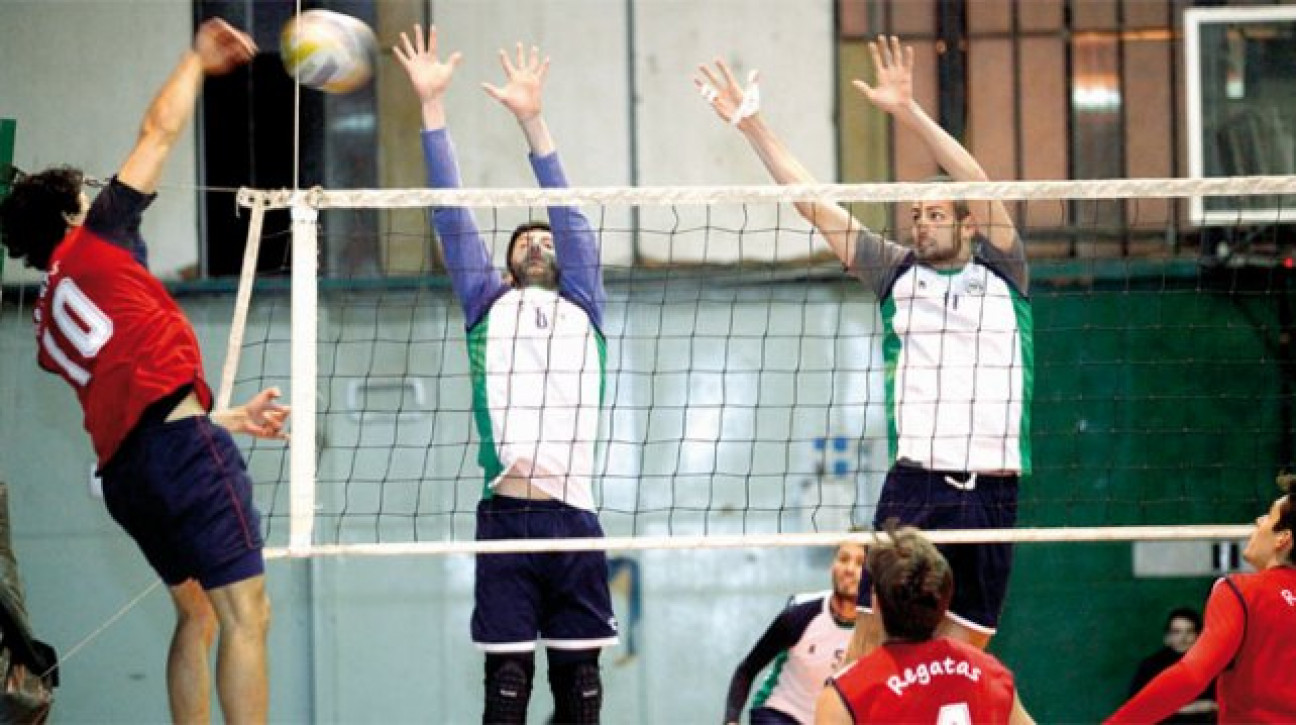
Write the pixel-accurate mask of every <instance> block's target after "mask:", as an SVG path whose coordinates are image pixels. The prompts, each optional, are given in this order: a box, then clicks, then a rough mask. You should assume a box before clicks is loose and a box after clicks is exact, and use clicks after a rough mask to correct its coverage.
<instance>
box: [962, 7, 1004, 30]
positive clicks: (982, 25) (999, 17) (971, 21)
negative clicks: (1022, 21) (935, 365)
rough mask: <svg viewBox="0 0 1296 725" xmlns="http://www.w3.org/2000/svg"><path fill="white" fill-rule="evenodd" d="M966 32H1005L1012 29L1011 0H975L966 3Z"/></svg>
mask: <svg viewBox="0 0 1296 725" xmlns="http://www.w3.org/2000/svg"><path fill="white" fill-rule="evenodd" d="M967 25H968V33H970V34H972V35H976V34H977V33H1006V32H1008V31H1010V30H1012V0H977V1H976V2H970V3H968V4H967Z"/></svg>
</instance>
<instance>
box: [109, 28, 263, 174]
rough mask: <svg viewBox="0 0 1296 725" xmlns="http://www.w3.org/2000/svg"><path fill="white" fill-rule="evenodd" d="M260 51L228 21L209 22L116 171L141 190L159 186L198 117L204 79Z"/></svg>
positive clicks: (164, 86) (155, 99) (164, 87)
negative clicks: (175, 149)
mask: <svg viewBox="0 0 1296 725" xmlns="http://www.w3.org/2000/svg"><path fill="white" fill-rule="evenodd" d="M255 54H256V44H255V43H253V42H252V39H251V38H250V37H248V36H247V35H246V34H244V33H242V32H240V31H238V30H235V29H234V28H232V27H230V25H229V24H228V23H226V22H225V21H224V20H221V19H219V18H212V19H211V20H208V21H206V22H204V23H203V24H202V25H201V26H200V27H199V28H198V33H197V34H196V35H195V36H194V42H193V46H192V47H191V48H190V49H189V50H186V51H185V53H184V55H183V56H181V58H180V62H179V63H178V64H176V67H175V70H173V71H171V75H170V77H168V78H167V80H166V82H165V83H163V84H162V87H161V88H160V89H158V92H157V95H156V96H154V97H153V102H152V103H150V104H149V107H148V110H147V111H145V113H144V120H143V122H142V123H141V124H140V131H139V138H138V139H137V140H136V141H135V147H134V148H133V149H131V152H130V155H129V156H127V157H126V161H125V163H123V164H122V166H121V169H119V170H118V171H117V180H118V181H120V182H122V183H123V184H125V185H127V186H129V187H130V188H132V189H134V190H136V191H138V192H140V193H142V194H152V193H153V192H154V191H156V190H157V184H158V179H159V178H160V177H161V176H162V167H163V165H165V163H166V160H167V157H168V156H170V155H171V149H172V148H173V147H174V146H175V143H176V140H177V139H178V138H179V137H180V134H181V133H182V132H183V131H184V129H185V126H187V125H188V124H189V119H190V118H191V117H192V116H193V112H194V102H195V101H197V100H198V94H199V93H201V92H202V85H203V79H204V78H205V77H207V76H209V75H223V74H225V73H228V72H230V71H232V70H234V69H235V68H237V67H239V66H241V65H243V64H244V63H247V62H248V61H249V60H251V59H252V57H253V56H254V55H255Z"/></svg>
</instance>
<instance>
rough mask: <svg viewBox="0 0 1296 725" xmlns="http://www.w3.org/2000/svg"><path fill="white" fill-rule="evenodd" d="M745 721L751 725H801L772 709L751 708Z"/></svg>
mask: <svg viewBox="0 0 1296 725" xmlns="http://www.w3.org/2000/svg"><path fill="white" fill-rule="evenodd" d="M747 721H748V722H750V723H751V725H801V722H800V721H799V720H797V719H796V718H794V717H792V716H791V715H789V714H787V713H785V712H783V711H782V710H775V709H774V708H772V707H753V708H752V711H751V712H750V713H748V715H747Z"/></svg>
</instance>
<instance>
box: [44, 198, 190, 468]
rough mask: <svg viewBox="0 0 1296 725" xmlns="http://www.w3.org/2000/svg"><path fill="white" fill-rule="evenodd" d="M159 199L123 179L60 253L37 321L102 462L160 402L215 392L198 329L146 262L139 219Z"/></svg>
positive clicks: (50, 361) (49, 362) (50, 364)
mask: <svg viewBox="0 0 1296 725" xmlns="http://www.w3.org/2000/svg"><path fill="white" fill-rule="evenodd" d="M151 200H152V197H150V196H144V195H143V194H140V193H139V192H137V191H135V190H133V189H131V188H129V187H127V186H125V185H124V184H121V183H120V182H118V181H117V180H116V179H114V180H113V181H112V183H111V184H110V185H109V187H108V188H106V189H104V190H103V192H101V193H100V194H99V197H98V198H96V199H95V203H94V205H93V206H92V207H91V209H90V212H89V214H88V215H87V217H86V223H85V224H84V225H83V226H81V227H78V228H76V229H73V230H72V231H71V232H70V233H69V234H68V235H67V237H66V238H64V240H63V241H62V242H61V243H60V244H59V245H58V247H56V248H55V249H54V253H53V255H51V257H50V267H49V272H48V273H47V274H46V276H45V282H44V284H43V285H42V286H41V292H40V299H39V300H38V301H37V303H36V307H35V311H34V312H33V319H34V321H35V323H36V342H37V349H38V352H37V359H38V361H39V363H40V365H41V367H43V368H45V369H46V370H48V371H50V372H53V373H57V374H58V375H60V376H62V378H63V379H64V380H67V381H68V383H70V384H71V385H72V388H73V390H75V391H76V394H77V398H78V399H80V401H81V408H82V410H83V411H84V413H85V428H86V430H87V431H88V432H89V433H90V438H91V440H92V442H93V443H94V449H95V453H96V455H97V456H98V458H99V465H100V466H101V467H102V466H103V465H104V464H106V463H107V462H108V460H109V459H110V458H112V456H113V454H114V453H115V452H116V451H117V447H118V446H120V445H121V443H122V441H123V440H124V439H125V438H126V435H127V434H128V433H130V431H131V429H132V428H134V427H135V424H136V423H138V422H139V419H140V415H141V414H142V413H143V412H144V409H145V408H147V407H148V406H149V405H150V404H151V403H153V402H155V401H157V400H158V399H160V398H162V397H164V396H166V395H167V394H169V393H172V392H174V391H176V390H178V389H180V388H181V387H183V386H186V385H192V386H193V388H194V392H195V393H196V394H197V395H198V398H199V400H200V401H201V402H202V404H203V406H204V407H210V406H211V390H210V388H208V387H207V383H206V381H205V379H204V377H203V367H202V353H201V351H200V350H199V348H198V339H197V337H196V336H195V335H194V332H193V328H192V327H191V326H190V325H189V321H188V320H187V319H186V318H185V316H184V313H183V312H182V311H181V310H180V307H179V305H177V304H176V303H175V300H173V299H171V296H170V295H169V294H167V291H166V289H165V288H163V286H162V283H161V282H159V281H158V280H157V278H156V277H154V276H153V275H152V274H150V273H149V271H148V268H147V267H145V266H144V259H143V254H144V252H143V243H142V241H140V240H138V234H139V232H138V229H139V218H140V214H141V213H142V212H143V210H144V208H145V207H147V206H148V204H149V202H150V201H151Z"/></svg>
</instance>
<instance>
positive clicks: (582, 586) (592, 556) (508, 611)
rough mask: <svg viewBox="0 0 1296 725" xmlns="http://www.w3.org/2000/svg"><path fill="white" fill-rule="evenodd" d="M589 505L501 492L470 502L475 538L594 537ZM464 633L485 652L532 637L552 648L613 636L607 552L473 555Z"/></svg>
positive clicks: (583, 645)
mask: <svg viewBox="0 0 1296 725" xmlns="http://www.w3.org/2000/svg"><path fill="white" fill-rule="evenodd" d="M602 536H603V528H602V527H601V526H599V522H598V517H597V516H595V515H594V513H593V512H590V511H585V510H582V509H578V508H575V507H573V506H569V505H567V504H565V503H563V502H561V501H529V500H526V499H519V498H511V497H507V496H494V497H491V498H488V499H484V500H482V501H481V503H479V504H478V505H477V540H478V541H491V540H497V539H572V538H595V537H599V538H601V537H602ZM476 564H477V581H476V585H475V587H474V598H475V607H474V608H473V616H472V638H473V642H474V643H476V645H477V646H478V648H480V649H482V650H484V651H486V652H491V653H500V652H529V651H532V650H534V649H535V643H536V639H537V638H539V639H540V641H541V643H542V644H544V646H546V647H551V648H554V649H568V650H576V649H595V648H599V647H610V646H612V645H614V644H616V642H617V624H616V618H615V616H614V615H613V613H612V595H611V593H610V592H609V591H608V565H607V554H605V553H604V552H602V551H575V552H552V553H543V554H478V555H477V559H476Z"/></svg>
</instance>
